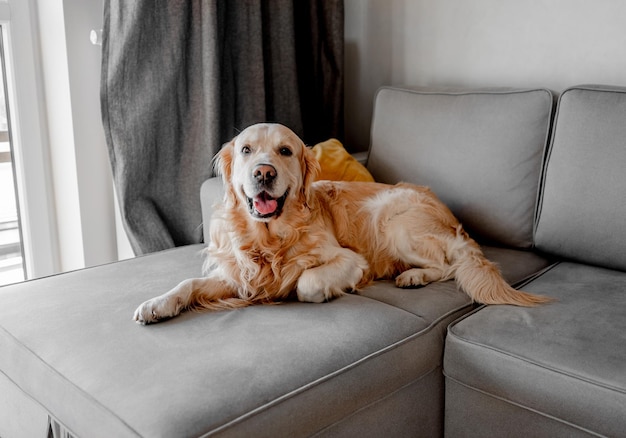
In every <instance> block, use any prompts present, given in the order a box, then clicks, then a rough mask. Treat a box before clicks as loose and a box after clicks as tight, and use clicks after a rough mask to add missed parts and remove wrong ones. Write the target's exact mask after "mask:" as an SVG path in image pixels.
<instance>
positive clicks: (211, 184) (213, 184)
mask: <svg viewBox="0 0 626 438" xmlns="http://www.w3.org/2000/svg"><path fill="white" fill-rule="evenodd" d="M223 198H224V185H223V183H222V178H220V177H214V178H209V179H207V180H206V181H205V182H203V183H202V187H201V188H200V205H201V207H202V232H203V233H204V241H205V242H206V241H207V239H208V236H209V223H210V222H211V215H212V214H213V210H214V208H213V207H214V206H215V204H216V203H217V202H219V201H221V200H222V199H223Z"/></svg>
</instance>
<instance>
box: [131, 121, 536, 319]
mask: <svg viewBox="0 0 626 438" xmlns="http://www.w3.org/2000/svg"><path fill="white" fill-rule="evenodd" d="M214 163H215V167H216V170H217V171H218V173H220V174H221V175H222V178H223V182H224V188H225V196H224V200H223V202H222V203H221V205H219V206H217V207H216V211H215V213H214V214H213V217H212V219H211V224H210V240H209V243H208V247H207V248H206V250H205V251H206V255H207V259H206V262H205V266H204V268H205V272H206V276H205V277H202V278H195V279H188V280H185V281H183V282H181V283H180V284H179V285H178V286H176V287H175V288H174V289H172V290H171V291H169V292H167V293H165V294H163V295H161V296H158V297H156V298H153V299H151V300H148V301H146V302H145V303H143V304H141V305H140V306H139V307H138V308H137V310H136V311H135V314H134V320H135V321H137V322H138V323H141V324H149V323H154V322H157V321H159V320H161V319H165V318H171V317H174V316H176V315H178V314H179V313H180V312H181V311H183V310H187V309H214V310H217V309H230V308H236V307H243V306H248V305H251V304H257V303H272V302H277V301H281V300H285V299H287V298H288V297H289V296H290V295H292V294H294V293H295V295H296V296H297V298H298V300H300V301H304V302H312V303H322V302H325V301H329V300H331V299H333V298H335V297H339V296H341V295H342V294H344V293H346V292H349V291H355V290H358V289H359V288H362V287H364V286H365V285H367V284H368V283H370V282H372V281H373V280H376V279H389V278H395V282H396V285H397V286H398V287H403V288H404V287H418V286H423V285H426V284H428V283H431V282H434V281H445V280H449V279H452V278H454V279H455V280H456V281H457V283H458V284H459V285H460V287H461V288H462V290H463V291H465V293H467V294H468V295H469V296H470V297H471V298H472V299H473V300H474V301H476V302H479V303H484V304H514V305H519V306H533V305H536V304H539V303H543V302H546V301H547V300H548V299H547V298H545V297H542V296H537V295H532V294H529V293H525V292H521V291H517V290H515V289H513V288H512V287H511V286H509V285H508V284H507V283H506V282H505V281H504V279H503V278H502V276H501V275H500V272H499V270H498V269H497V268H496V266H495V265H494V264H493V263H492V262H490V261H489V260H487V259H486V258H485V256H484V255H483V253H482V252H481V250H480V247H479V246H478V244H477V243H476V242H475V241H474V240H472V239H471V238H470V237H469V236H468V235H467V233H466V232H465V231H464V230H463V228H462V226H461V224H460V223H459V222H458V221H457V219H456V218H455V217H454V216H453V215H452V213H451V212H450V210H449V209H448V208H447V207H446V206H445V205H443V203H442V202H441V201H439V200H438V199H437V198H436V196H435V195H434V194H433V193H432V192H431V191H430V190H429V189H428V188H426V187H419V186H414V185H411V184H404V183H401V184H397V185H394V186H390V185H386V184H379V183H361V182H331V181H315V179H316V176H317V174H318V172H319V164H318V162H317V160H316V159H315V158H314V156H313V153H312V152H311V151H310V150H309V149H308V148H307V147H305V145H304V143H303V142H302V140H300V138H299V137H298V136H297V135H296V134H295V133H293V132H292V131H291V130H290V129H288V128H287V127H285V126H282V125H278V124H257V125H253V126H251V127H248V128H246V129H245V130H244V131H242V132H241V133H240V134H239V135H238V136H236V137H235V138H234V139H233V140H232V141H230V142H229V143H227V144H226V145H225V146H224V147H223V148H222V150H221V151H220V152H219V154H218V155H217V156H216V158H215V162H214Z"/></svg>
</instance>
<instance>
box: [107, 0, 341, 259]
mask: <svg viewBox="0 0 626 438" xmlns="http://www.w3.org/2000/svg"><path fill="white" fill-rule="evenodd" d="M104 11H105V14H104V27H103V45H102V55H103V56H102V75H101V76H102V86H101V103H102V105H101V106H102V117H103V124H104V130H105V134H106V139H107V144H108V148H109V155H110V160H111V166H112V170H113V176H114V182H115V186H116V193H117V195H118V200H119V203H120V211H121V213H122V220H123V223H124V227H125V229H126V232H127V234H128V237H129V240H130V243H131V246H132V248H133V250H134V252H135V253H136V254H145V253H149V252H153V251H158V250H161V249H166V248H170V247H173V246H180V245H185V244H190V243H197V242H200V241H201V240H202V227H201V211H200V203H199V202H198V193H199V190H200V185H201V184H202V182H203V181H204V180H205V179H206V178H208V177H209V176H210V175H211V173H212V169H211V165H210V162H211V158H212V157H213V155H214V154H215V153H216V152H217V151H218V150H219V148H220V147H221V145H222V144H223V143H225V142H226V141H229V140H230V139H231V138H232V137H233V136H235V135H236V134H237V133H238V132H239V131H240V130H242V129H243V128H245V127H246V126H248V125H250V124H252V123H256V122H265V121H273V122H280V123H283V124H286V125H288V126H290V127H291V128H293V129H294V130H295V131H296V133H298V134H299V135H300V136H301V137H303V138H304V139H305V141H307V142H310V143H311V144H313V143H315V142H317V141H320V140H326V139H328V138H329V137H338V138H341V137H342V136H343V43H344V42H343V41H344V40H343V12H344V11H343V1H342V0H328V1H324V2H319V1H316V0H306V1H303V0H297V1H294V0H270V1H261V0H254V1H252V0H250V1H241V2H239V1H237V2H233V1H226V0H211V1H200V0H194V1H170V0H165V1H164V0H160V1H156V2H155V1H154V0H137V1H132V2H128V1H122V0H106V1H105V3H104Z"/></svg>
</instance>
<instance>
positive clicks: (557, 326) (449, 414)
mask: <svg viewBox="0 0 626 438" xmlns="http://www.w3.org/2000/svg"><path fill="white" fill-rule="evenodd" d="M625 283H626V274H624V273H623V272H619V271H613V270H608V269H603V268H598V267H592V266H586V265H579V264H575V263H561V264H559V265H557V266H556V267H554V268H553V269H551V270H549V271H548V272H546V273H545V274H543V275H542V276H540V277H539V278H537V279H536V280H534V281H532V282H531V283H530V284H528V285H527V286H526V287H525V289H526V290H528V291H530V292H536V293H542V294H545V295H550V296H553V297H554V298H556V299H557V301H556V302H554V303H551V304H548V305H543V306H540V307H536V308H531V309H529V308H520V307H513V306H489V307H485V308H482V309H480V310H479V311H478V312H476V313H474V314H471V315H470V316H468V317H466V318H463V319H462V320H461V321H459V322H457V323H455V324H453V325H452V326H451V327H450V329H449V334H448V337H447V340H446V350H445V360H444V370H445V375H446V426H445V429H446V433H447V434H448V435H449V436H460V435H462V436H546V437H547V436H550V437H555V436H592V435H593V436H600V435H601V436H622V435H623V433H624V431H625V430H626V415H624V413H625V412H626V367H625V366H624V364H625V363H626V348H624V346H625V345H626V344H625V342H626V337H625V334H626V318H625V317H624V309H626V294H625V293H624V284H625ZM472 434H473V435H472Z"/></svg>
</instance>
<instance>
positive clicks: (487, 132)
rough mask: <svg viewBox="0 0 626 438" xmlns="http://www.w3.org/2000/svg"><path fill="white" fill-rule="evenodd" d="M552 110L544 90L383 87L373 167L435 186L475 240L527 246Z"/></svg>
mask: <svg viewBox="0 0 626 438" xmlns="http://www.w3.org/2000/svg"><path fill="white" fill-rule="evenodd" d="M552 105H553V98H552V94H551V93H550V92H549V91H548V90H543V89H534V90H509V91H475V92H472V91H469V92H458V93H455V92H436V91H408V90H400V89H393V88H382V89H381V90H379V92H378V94H377V96H376V102H375V109H374V117H373V121H372V142H371V146H370V153H369V158H368V162H367V167H368V169H369V170H370V172H371V173H372V175H373V176H374V178H375V179H376V180H377V181H380V182H388V183H396V182H398V181H407V182H411V183H414V184H419V185H425V186H429V187H430V188H432V189H433V191H434V192H435V193H436V194H437V196H439V198H440V199H441V200H442V201H443V202H444V203H445V204H446V205H448V207H450V209H451V210H452V212H453V213H454V214H455V215H456V216H457V217H458V218H459V220H460V221H461V222H462V223H463V224H464V226H466V228H467V229H468V231H470V233H475V234H476V235H477V237H478V236H482V237H483V238H486V239H490V240H493V241H496V242H500V243H503V244H505V245H509V246H515V247H523V248H529V247H530V246H531V245H532V231H533V220H534V212H535V205H536V200H537V191H538V186H539V175H540V171H541V160H542V156H543V151H544V148H545V145H546V143H547V138H548V131H549V126H550V117H551V113H552Z"/></svg>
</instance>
